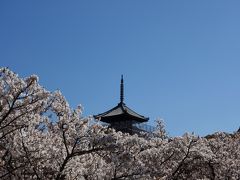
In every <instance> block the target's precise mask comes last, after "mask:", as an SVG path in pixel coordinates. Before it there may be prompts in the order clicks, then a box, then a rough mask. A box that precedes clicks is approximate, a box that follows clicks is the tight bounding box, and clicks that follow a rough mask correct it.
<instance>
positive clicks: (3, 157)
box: [0, 68, 240, 180]
mask: <svg viewBox="0 0 240 180" xmlns="http://www.w3.org/2000/svg"><path fill="white" fill-rule="evenodd" d="M239 142H240V133H239V132H235V133H233V134H228V133H220V132H218V133H215V134H212V135H209V136H206V137H198V136H195V135H193V134H188V133H186V134H185V135H183V136H181V137H169V136H168V135H167V133H166V131H165V129H164V125H163V123H162V121H161V120H158V121H157V128H156V131H155V132H154V133H152V134H148V133H142V134H138V135H137V134H135V135H129V134H125V133H122V132H116V131H115V130H114V129H110V128H107V127H104V126H102V125H101V124H100V123H99V122H96V121H94V120H93V119H92V118H91V117H82V106H78V107H77V108H76V109H71V108H70V106H69V104H68V102H67V100H66V99H65V98H64V96H63V95H62V94H61V92H60V91H55V92H49V91H47V90H46V89H45V88H43V87H42V86H40V85H39V83H38V77H37V76H36V75H32V76H30V77H27V78H20V77H19V76H18V75H17V74H16V73H14V72H12V71H11V70H9V69H7V68H0V179H58V180H60V179H80V180H81V179H82V180H84V179H92V180H95V179H96V180H97V179H106V180H108V179H163V180H164V179H166V180H168V179H232V180H237V179H240V144H239Z"/></svg>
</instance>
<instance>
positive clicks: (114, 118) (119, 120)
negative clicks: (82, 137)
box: [93, 75, 149, 134]
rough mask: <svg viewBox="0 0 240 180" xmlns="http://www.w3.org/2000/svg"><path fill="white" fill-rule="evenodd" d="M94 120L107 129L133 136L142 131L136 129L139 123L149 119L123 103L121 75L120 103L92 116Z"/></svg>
mask: <svg viewBox="0 0 240 180" xmlns="http://www.w3.org/2000/svg"><path fill="white" fill-rule="evenodd" d="M93 117H94V118H95V119H97V120H100V121H102V122H104V123H107V124H108V125H109V127H111V128H114V129H116V130H117V131H122V132H124V133H129V134H135V133H139V132H140V131H143V130H141V129H139V128H137V127H138V125H139V124H140V123H144V122H147V121H148V120H149V118H147V117H144V116H142V115H140V114H138V113H136V112H135V111H133V110H132V109H130V108H129V107H127V105H126V104H125V103H124V84H123V75H122V77H121V84H120V102H119V103H118V105H117V106H115V107H114V108H112V109H110V110H108V111H106V112H104V113H101V114H98V115H94V116H93Z"/></svg>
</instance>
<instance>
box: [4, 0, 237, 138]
mask: <svg viewBox="0 0 240 180" xmlns="http://www.w3.org/2000/svg"><path fill="white" fill-rule="evenodd" d="M239 8H240V1H237V0H236V1H234V0H233V1H221V0H211V1H209V0H201V1H197V0H181V1H179V0H175V1H174V0H173V1H168V0H161V1H160V0H159V1H147V0H145V1H142V0H131V1H129V0H122V1H113V0H109V1H106V0H103V1H97V0H96V1H89V0H85V1H60V0H55V1H54V0H52V1H47V0H45V1H32V0H29V1H25V0H22V1H9V0H2V1H0V66H7V67H9V68H10V69H12V70H13V71H15V72H17V73H18V74H19V75H20V76H22V77H25V76H28V75H30V74H37V75H38V76H39V77H40V83H41V84H42V85H43V86H44V87H46V88H47V89H48V90H51V91H53V90H56V89H60V90H61V91H62V92H63V94H64V95H65V97H66V98H67V100H68V101H69V103H70V105H71V106H72V107H76V106H77V105H78V104H82V105H83V106H84V108H85V110H84V115H91V114H98V113H101V112H104V111H105V110H108V109H109V108H111V107H113V106H115V105H116V104H117V103H118V101H119V83H120V76H121V74H123V75H124V80H125V102H126V104H127V105H128V106H129V107H131V108H132V109H134V110H136V111H137V112H139V113H140V114H142V115H145V116H148V117H150V119H151V120H150V124H153V121H154V119H156V118H157V117H162V118H164V120H165V124H166V128H167V131H168V132H169V134H170V135H172V136H175V135H182V134H183V133H184V132H195V133H196V134H200V135H206V134H209V133H213V132H216V131H227V132H233V131H236V130H237V129H238V127H239V126H240V123H239V122H240V121H239V119H240V111H239V109H240V70H239V68H240V59H239V58H240V33H239V32H240V21H239V19H240V11H239Z"/></svg>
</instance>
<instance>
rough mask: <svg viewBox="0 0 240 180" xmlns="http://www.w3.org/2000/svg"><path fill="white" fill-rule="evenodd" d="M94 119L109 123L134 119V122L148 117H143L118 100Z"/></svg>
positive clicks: (144, 120) (143, 120)
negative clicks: (117, 102) (112, 106)
mask: <svg viewBox="0 0 240 180" xmlns="http://www.w3.org/2000/svg"><path fill="white" fill-rule="evenodd" d="M94 118H95V119H99V120H100V121H103V122H107V123H110V122H112V121H118V120H134V121H136V122H147V121H148V120H149V118H147V117H144V116H142V115H140V114H138V113H136V112H135V111H133V110H132V109H130V108H129V107H127V106H126V104H125V103H123V102H120V103H119V104H118V105H117V106H115V107H114V108H112V109H110V110H109V111H106V112H104V113H101V114H98V115H95V116H94Z"/></svg>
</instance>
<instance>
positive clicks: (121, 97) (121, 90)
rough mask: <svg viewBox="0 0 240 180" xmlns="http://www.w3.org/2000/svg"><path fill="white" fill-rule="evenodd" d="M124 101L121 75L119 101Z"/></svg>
mask: <svg viewBox="0 0 240 180" xmlns="http://www.w3.org/2000/svg"><path fill="white" fill-rule="evenodd" d="M123 100H124V84H123V75H122V77H121V85H120V101H121V103H123Z"/></svg>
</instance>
